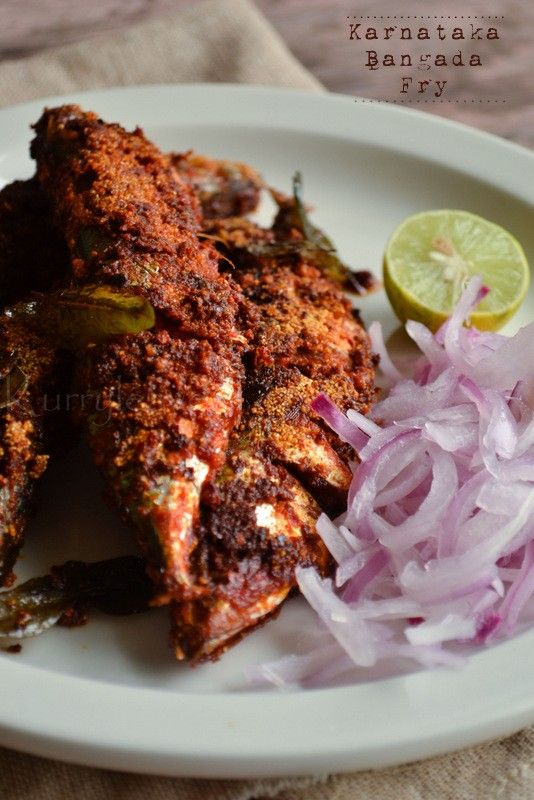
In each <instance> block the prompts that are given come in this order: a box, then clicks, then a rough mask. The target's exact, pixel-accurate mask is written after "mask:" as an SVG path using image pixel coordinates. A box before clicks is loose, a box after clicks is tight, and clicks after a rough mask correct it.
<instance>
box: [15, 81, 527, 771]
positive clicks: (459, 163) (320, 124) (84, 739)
mask: <svg viewBox="0 0 534 800" xmlns="http://www.w3.org/2000/svg"><path fill="white" fill-rule="evenodd" d="M60 101H61V102H65V101H69V102H70V101H77V102H80V103H81V104H83V106H84V107H86V108H90V109H94V110H96V111H98V112H99V113H100V114H101V115H102V116H103V117H104V118H106V119H108V120H118V121H120V122H121V123H123V124H124V125H126V126H134V125H136V124H140V125H142V126H143V127H144V128H145V130H146V132H147V134H148V135H149V136H150V137H152V138H154V139H155V141H156V142H157V143H158V144H159V145H160V146H161V147H163V148H165V149H168V150H171V149H173V150H180V149H187V148H191V147H193V148H195V149H196V150H198V151H199V152H202V153H204V152H205V153H210V154H212V155H215V156H225V157H229V158H237V159H240V160H243V161H249V162H250V163H251V164H253V165H254V166H256V167H257V168H259V169H260V171H261V172H262V173H263V174H264V176H265V177H266V179H267V180H268V181H269V182H270V183H272V184H274V185H276V186H279V187H280V188H283V189H288V188H289V186H290V179H291V175H292V173H293V172H294V170H295V169H297V168H298V169H301V170H302V172H303V174H304V180H305V197H306V200H307V201H308V202H310V203H313V204H314V205H315V207H316V213H315V216H314V219H316V220H317V222H318V224H320V225H321V226H322V227H324V228H325V229H326V230H327V231H328V233H329V235H331V236H332V237H333V239H334V240H335V242H336V243H337V245H338V247H339V250H340V252H341V255H342V257H343V258H344V259H345V260H346V261H347V262H348V263H350V264H352V265H354V266H355V267H357V268H358V269H365V268H371V269H373V270H375V271H376V272H380V267H381V256H382V251H383V247H384V243H385V241H386V238H387V236H388V234H389V233H390V232H391V230H392V229H393V228H394V227H395V225H396V224H397V223H398V222H399V220H401V219H402V218H403V217H405V216H406V215H408V214H412V213H414V212H416V211H420V210H423V209H429V208H440V207H453V208H455V207H458V208H465V209H468V210H470V211H475V212H478V213H479V214H482V215H483V216H486V217H489V218H490V219H493V220H495V221H496V222H498V223H501V224H502V225H504V226H506V227H507V228H508V229H510V230H511V231H512V232H513V233H514V234H515V235H516V236H517V238H518V239H519V240H520V241H521V242H522V243H523V245H524V246H525V248H526V250H527V254H528V255H529V257H530V260H531V263H534V224H533V219H534V216H533V202H534V182H533V180H532V177H533V175H534V156H533V154H532V153H529V152H527V151H526V150H523V149H521V148H519V147H516V146H514V145H512V144H508V143H506V142H504V141H501V140H499V139H496V138H493V137H491V136H488V135H485V134H482V133H479V132H476V131H474V130H470V129H468V128H465V127H462V126H459V125H456V124H452V123H449V122H446V121H444V120H443V119H439V118H438V117H433V116H429V115H426V114H422V113H419V112H416V111H407V110H403V109H399V108H395V107H392V106H387V105H381V104H370V103H365V104H363V103H361V104H357V103H355V102H354V101H353V100H352V99H351V98H348V97H336V96H332V95H319V94H318V95H310V94H305V93H301V92H293V91H289V90H278V89H265V88H255V87H239V86H222V85H196V86H195V85H193V86H157V87H142V88H131V89H117V90H109V91H102V92H94V93H89V94H84V95H80V96H77V97H69V98H61V99H60ZM60 101H59V100H58V99H54V100H48V101H42V102H37V103H31V104H28V105H24V106H19V107H17V108H11V109H5V110H2V111H0V175H1V177H2V179H4V180H11V179H13V178H15V177H24V176H28V175H30V174H31V169H32V166H31V162H30V160H29V158H28V156H27V152H28V139H29V135H30V133H29V129H28V126H29V125H30V123H31V122H33V121H35V120H36V119H37V118H38V116H39V114H40V112H41V108H42V106H43V104H44V103H45V102H48V104H49V105H50V104H52V103H56V102H60ZM360 306H361V308H362V311H363V316H364V319H365V320H366V321H368V322H369V321H371V320H372V319H373V318H378V319H380V320H381V321H382V323H383V324H384V325H385V327H386V331H387V332H388V333H392V332H394V330H395V328H396V327H397V324H396V322H395V320H394V318H393V316H392V314H391V312H390V309H389V307H388V304H387V301H386V299H385V297H384V294H383V293H382V292H380V293H378V294H377V295H375V296H372V297H370V298H368V299H366V300H365V301H362V302H361V303H360ZM533 317H534V300H533V294H532V293H531V294H530V295H529V297H528V299H527V301H526V302H525V303H524V304H523V307H522V309H521V311H520V312H519V314H518V315H517V317H516V318H515V319H514V322H513V328H515V327H517V326H519V325H522V324H525V323H526V322H529V321H531V320H532V318H533ZM513 328H512V327H511V328H510V330H512V329H513ZM525 355H526V357H528V356H531V354H525ZM100 494H101V485H100V483H99V479H98V477H97V476H96V475H95V473H94V470H93V468H92V466H91V464H90V462H89V459H87V457H86V456H85V455H84V454H83V453H79V452H73V453H70V454H68V455H67V456H66V457H65V459H64V460H63V462H62V463H60V464H58V465H56V466H55V467H54V468H53V469H52V470H51V471H50V474H49V475H48V476H47V477H46V479H45V483H44V487H43V498H42V503H41V510H40V513H39V515H38V517H37V518H36V520H35V522H34V523H33V525H32V530H31V532H30V535H29V543H28V546H27V548H26V550H25V553H24V557H23V560H22V561H21V563H20V565H19V567H18V570H17V571H18V573H19V575H20V577H27V576H29V575H32V574H33V575H35V574H38V573H40V572H42V571H45V570H47V569H48V567H49V566H50V565H51V564H52V563H60V562H62V561H64V560H65V559H67V558H87V559H98V558H103V557H107V556H111V555H118V554H121V553H124V552H127V551H129V550H130V549H131V547H132V545H131V540H130V535H129V533H128V531H126V530H125V529H124V528H123V527H122V526H121V524H120V522H119V521H118V520H117V517H116V516H115V514H114V513H113V512H111V511H109V510H108V509H107V508H106V505H105V503H104V502H103V501H102V500H101V499H100ZM309 613H310V612H309V611H308V609H307V608H305V607H304V604H303V603H302V602H301V601H298V600H297V601H292V602H291V603H289V604H287V606H286V607H285V608H284V609H283V611H282V614H281V616H280V617H279V619H277V620H276V621H274V622H272V623H270V624H269V625H267V626H266V627H265V628H263V629H262V630H260V631H258V632H256V633H254V634H252V635H251V636H250V637H249V638H248V639H246V640H245V641H244V642H243V643H242V644H240V645H239V646H238V647H236V648H235V649H234V650H232V651H231V652H230V653H228V654H227V655H226V656H225V657H224V658H223V659H222V661H220V662H219V663H217V664H210V665H205V666H202V667H200V668H198V669H196V670H191V669H189V668H188V667H187V666H184V665H179V664H176V663H175V662H174V661H173V659H172V657H171V655H170V653H169V651H168V649H167V647H166V618H165V613H164V612H161V613H159V612H155V613H149V614H147V615H144V616H140V617H137V618H132V619H117V618H114V619H109V618H104V617H100V618H94V619H92V621H91V622H90V624H89V625H87V626H85V627H82V628H79V629H76V630H70V631H69V630H64V629H56V630H53V631H51V632H49V633H48V634H46V635H45V636H43V637H42V638H41V639H37V640H35V641H33V642H29V643H27V644H25V646H24V649H23V652H22V653H21V654H20V655H17V656H14V655H1V656H0V687H2V688H1V691H0V697H1V699H0V743H1V744H3V745H7V746H11V747H14V748H19V749H21V750H25V751H28V752H32V753H36V754H39V755H43V756H50V757H55V758H60V759H63V760H70V761H75V762H79V763H85V764H90V765H95V766H101V767H109V768H115V769H125V770H134V771H139V772H149V773H161V774H167V775H197V776H200V775H202V776H204V777H244V776H256V775H270V776H273V775H291V774H294V775H296V774H306V773H312V772H313V773H319V772H327V771H332V772H333V771H340V770H353V769H358V768H364V767H379V766H382V765H386V764H393V763H399V762H402V761H407V760H410V759H416V758H422V757H425V756H429V755H432V754H435V753H440V752H443V751H446V750H451V749H455V748H460V747H463V746H465V745H468V744H473V743H475V742H480V741H482V740H484V739H488V738H490V737H493V736H498V735H500V734H505V733H509V732H512V731H513V730H515V729H518V728H520V727H521V726H523V725H526V724H527V723H532V722H534V669H533V668H532V663H533V660H534V630H533V631H530V632H527V633H524V634H522V635H519V636H517V637H516V638H515V639H513V640H512V641H509V642H507V643H505V644H501V645H499V646H497V647H494V648H492V649H488V650H485V651H482V652H480V653H478V654H476V655H475V656H474V657H473V658H472V659H471V661H470V663H469V665H468V666H467V668H466V669H464V670H462V671H446V670H445V671H435V672H423V671H420V672H413V673H411V674H405V675H395V676H389V677H384V676H383V675H378V674H373V673H370V674H366V675H363V676H361V677H360V680H359V682H358V683H355V684H352V685H348V686H347V685H346V686H341V687H337V688H332V689H328V690H315V691H307V692H276V691H272V692H251V691H249V690H247V688H246V685H245V682H244V680H243V677H242V669H243V667H244V665H246V664H251V663H257V662H259V661H261V660H264V659H266V658H268V659H272V658H275V657H276V656H278V655H283V654H285V653H289V652H291V651H292V648H293V647H294V645H295V642H298V638H299V631H300V629H301V627H302V623H303V622H304V620H305V619H308V617H309Z"/></svg>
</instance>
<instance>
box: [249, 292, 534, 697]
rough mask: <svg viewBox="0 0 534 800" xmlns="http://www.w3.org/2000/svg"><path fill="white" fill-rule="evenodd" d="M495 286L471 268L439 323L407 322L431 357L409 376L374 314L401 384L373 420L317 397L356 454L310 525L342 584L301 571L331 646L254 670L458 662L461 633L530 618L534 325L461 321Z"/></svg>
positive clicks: (466, 643)
mask: <svg viewBox="0 0 534 800" xmlns="http://www.w3.org/2000/svg"><path fill="white" fill-rule="evenodd" d="M486 291H487V290H486V289H485V288H484V287H483V286H482V281H481V280H480V279H479V278H474V279H472V281H471V282H470V283H469V285H468V286H467V288H466V290H465V291H464V293H463V295H462V297H461V298H460V301H459V302H458V304H457V306H456V308H455V310H454V312H453V314H452V316H451V318H450V319H449V320H448V321H447V322H446V323H445V324H444V325H443V326H442V327H441V329H440V330H439V331H438V332H437V334H436V335H432V333H431V332H430V331H428V330H427V329H426V328H425V327H424V326H422V325H421V324H420V323H417V322H409V323H407V326H406V328H407V331H408V334H409V335H410V336H411V338H412V339H413V340H414V341H415V342H416V344H418V345H419V347H420V349H421V351H422V354H423V355H422V356H421V357H419V358H418V359H417V361H416V362H415V364H414V367H413V377H412V378H402V377H401V376H400V374H399V371H398V369H397V368H396V367H395V365H394V364H393V363H392V361H391V359H390V358H389V356H388V354H387V351H386V349H385V346H384V343H383V337H382V332H381V328H380V326H379V325H373V326H372V327H371V334H372V340H373V346H374V347H375V349H376V350H377V351H378V352H379V354H380V356H381V366H382V371H383V373H384V374H385V375H386V376H387V378H388V379H389V380H390V381H391V382H392V386H391V389H390V392H389V395H388V396H387V397H385V399H383V400H381V401H380V402H379V403H377V404H376V405H375V407H374V409H373V411H372V413H371V415H370V418H369V417H364V416H362V414H361V413H359V412H357V411H351V410H349V411H348V412H347V414H346V415H345V414H343V413H342V412H341V411H340V410H339V409H337V408H336V407H335V406H334V404H333V403H332V402H331V401H330V400H328V398H326V397H325V396H324V395H322V396H320V397H319V398H317V400H316V401H315V402H314V404H313V407H314V408H315V410H316V411H317V413H319V414H320V415H321V416H322V417H323V419H324V420H325V421H326V422H327V423H328V424H329V425H330V426H331V427H332V428H333V429H334V430H335V431H336V432H337V433H338V434H339V435H340V436H341V438H342V439H343V440H344V441H347V442H349V443H351V444H352V446H353V447H355V449H356V450H357V451H358V456H359V459H360V462H361V463H360V464H358V465H355V468H354V476H353V479H352V483H351V486H350V489H349V492H348V498H347V511H346V512H345V513H344V514H343V515H342V516H341V517H340V518H339V519H337V520H335V522H331V521H330V520H329V519H328V518H327V517H325V516H324V515H322V516H321V518H320V519H319V521H318V524H317V528H318V532H319V534H320V536H322V538H323V540H324V542H325V544H326V546H327V547H328V549H329V551H330V553H331V554H332V555H333V557H334V559H335V561H336V564H337V567H336V573H335V584H334V583H333V581H332V580H331V579H324V578H321V577H320V576H319V575H318V574H317V572H316V571H315V570H314V569H313V568H307V569H302V568H301V569H298V570H297V580H298V583H299V586H300V588H301V591H302V593H303V594H304V596H305V597H306V598H307V600H308V602H309V603H310V605H311V606H312V607H313V608H314V609H315V611H316V612H317V614H318V616H319V617H320V619H321V620H322V623H323V625H324V628H321V630H323V631H324V635H326V636H328V635H330V636H331V638H330V639H329V641H330V645H325V642H324V641H322V643H321V646H320V647H318V648H317V650H313V651H312V652H311V653H308V654H306V655H305V656H298V657H295V658H292V657H290V658H289V659H285V660H283V661H282V662H280V664H274V665H272V664H271V665H264V666H263V667H261V668H254V669H255V670H256V671H255V672H254V670H253V673H252V678H253V679H254V675H255V676H256V678H257V679H261V680H262V681H263V683H265V682H270V683H271V684H272V683H274V684H275V685H281V686H284V685H287V684H288V683H295V682H300V683H301V684H303V683H305V684H306V685H312V684H313V685H317V684H319V685H320V684H322V683H325V682H326V683H327V682H329V681H332V680H334V679H335V678H336V677H338V676H339V675H342V674H343V673H347V672H348V671H349V670H350V669H351V668H353V667H357V668H358V669H362V668H369V667H372V666H373V665H374V664H375V663H376V662H377V661H385V660H389V661H391V660H392V659H393V660H395V659H401V660H402V661H405V660H406V659H407V658H408V659H411V660H412V661H414V662H416V663H417V664H420V665H422V666H424V667H436V666H449V667H456V666H459V665H460V664H462V663H464V661H465V659H464V656H463V655H459V654H458V653H457V652H455V651H454V644H455V643H457V644H461V645H462V648H463V649H464V650H465V648H466V647H469V648H475V647H476V646H481V645H484V644H489V643H492V642H494V641H497V640H499V639H501V638H503V637H504V636H507V635H510V634H511V633H512V632H513V631H514V629H515V628H516V627H517V625H519V624H520V623H522V622H530V623H532V622H534V360H533V359H530V358H529V357H528V354H529V353H530V350H531V342H532V340H533V339H534V323H533V324H532V325H530V326H527V327H526V328H523V329H521V330H520V331H519V332H518V333H517V334H516V335H515V336H513V337H512V338H507V337H504V336H500V335H498V334H491V333H485V332H481V331H477V330H475V329H473V328H466V327H464V322H465V321H466V320H467V319H468V317H469V315H470V314H471V312H472V311H473V309H474V308H475V306H476V304H477V303H478V302H479V301H480V300H481V299H482V297H483V296H484V295H485V294H486ZM414 623H417V624H414ZM258 669H259V670H260V671H259V672H258ZM388 669H389V667H388ZM262 670H263V671H262ZM364 674H366V673H364Z"/></svg>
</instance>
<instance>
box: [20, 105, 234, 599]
mask: <svg viewBox="0 0 534 800" xmlns="http://www.w3.org/2000/svg"><path fill="white" fill-rule="evenodd" d="M36 134H37V135H36V138H35V140H34V142H33V143H32V154H33V156H34V157H35V158H36V161H37V172H38V177H39V180H40V182H41V185H42V187H43V189H44V191H45V193H46V195H47V197H48V198H49V201H50V202H51V203H52V205H53V207H54V210H55V216H56V221H57V224H58V226H59V228H60V229H61V230H63V231H64V233H65V236H66V240H67V244H68V246H69V249H70V251H71V254H72V259H73V260H72V264H73V273H74V276H75V278H76V279H77V280H78V281H79V282H85V281H92V282H95V281H97V282H102V283H113V284H119V285H126V286H133V287H136V289H137V290H138V291H139V292H140V293H142V294H144V295H145V297H147V298H148V299H149V300H150V302H151V303H152V304H153V306H154V307H155V309H156V311H157V312H158V322H157V329H156V330H154V331H151V332H148V333H146V334H144V335H142V336H140V337H138V338H137V339H136V338H134V337H131V336H130V337H123V338H122V339H120V340H118V341H115V342H113V343H109V344H106V345H103V346H100V347H98V348H94V349H93V350H92V352H91V358H90V362H89V366H88V367H86V369H85V370H84V371H83V380H84V386H85V387H86V388H87V389H89V390H90V391H91V392H92V393H94V395H95V396H96V397H97V398H98V402H97V403H94V404H93V408H92V410H91V411H90V412H89V415H88V423H89V435H90V443H91V447H92V450H93V453H94V454H95V458H96V459H97V461H98V462H99V463H100V465H101V467H102V469H103V471H104V474H105V475H106V478H107V480H108V485H109V487H110V489H111V492H112V494H113V496H114V497H115V499H116V501H117V503H118V505H119V506H120V508H121V510H122V512H123V513H124V515H125V516H127V517H128V518H130V519H131V520H132V521H133V522H134V523H135V524H136V526H137V529H138V535H139V540H140V543H141V546H142V547H143V548H144V550H145V552H146V554H147V556H148V558H149V560H150V566H151V574H152V576H153V577H158V578H159V586H160V589H161V593H162V596H161V601H162V602H163V601H164V600H167V599H168V597H169V596H170V595H172V594H173V593H178V594H180V593H182V592H183V591H186V590H187V587H188V586H189V584H190V583H191V576H190V565H189V560H190V555H191V552H192V550H193V549H194V547H195V543H196V533H195V524H196V521H197V519H198V515H199V502H200V491H201V488H202V485H203V483H204V482H205V480H206V479H207V478H208V477H209V476H210V475H211V474H213V473H214V472H215V471H216V470H217V469H218V468H219V467H220V466H221V465H222V463H223V462H224V458H225V452H226V448H227V443H228V439H229V436H230V433H231V430H232V428H233V426H234V424H235V422H236V421H237V419H238V417H239V413H240V408H241V380H242V375H241V370H242V367H241V362H240V360H239V358H238V353H239V351H240V350H241V349H242V345H243V344H244V343H245V336H244V335H243V331H242V330H241V329H240V327H239V325H240V323H241V315H242V313H243V311H244V306H245V304H244V302H243V301H242V297H241V295H240V293H239V292H238V291H237V290H236V289H235V288H234V287H233V286H232V284H231V282H230V281H228V280H227V279H226V278H225V277H222V276H220V275H219V272H218V258H217V254H216V252H215V250H214V248H213V246H212V245H211V244H210V243H209V242H203V241H200V239H199V237H198V235H197V234H198V232H199V230H200V219H201V218H200V209H199V205H198V202H197V200H196V198H195V196H194V194H193V192H192V190H191V188H190V187H189V186H188V185H187V184H186V183H184V181H183V180H182V179H181V178H180V177H179V176H178V174H177V172H176V171H175V169H174V168H173V167H172V166H171V164H170V162H169V159H168V158H166V157H164V156H163V155H162V154H161V153H160V152H159V150H158V149H157V148H156V147H154V146H153V145H152V144H151V143H150V142H148V141H147V140H146V139H145V137H144V136H143V134H142V132H141V131H140V130H139V129H137V130H136V131H134V132H132V133H128V132H126V131H125V130H124V129H122V128H121V127H120V126H118V125H108V124H106V123H104V122H102V121H101V120H99V119H98V117H97V116H96V115H95V114H91V113H84V112H82V111H81V109H79V108H78V107H77V106H64V107H60V108H57V109H51V110H47V111H45V113H44V114H43V116H42V117H41V119H40V120H39V122H38V123H37V125H36ZM121 392H122V393H123V394H122V395H121ZM126 402H127V405H126Z"/></svg>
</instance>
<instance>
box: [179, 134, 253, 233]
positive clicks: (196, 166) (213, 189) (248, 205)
mask: <svg viewBox="0 0 534 800" xmlns="http://www.w3.org/2000/svg"><path fill="white" fill-rule="evenodd" d="M170 159H171V162H172V164H173V165H174V166H175V167H176V169H177V170H178V172H179V173H180V175H181V176H182V177H183V178H184V180H185V181H186V182H187V183H188V184H189V185H190V186H192V188H193V191H194V192H195V194H196V196H197V197H198V199H199V201H200V204H201V206H202V214H203V216H204V219H222V218H224V217H234V216H235V217H242V216H244V215H245V214H249V213H250V212H251V211H254V209H255V208H256V207H257V205H258V203H259V199H260V191H261V188H262V183H263V182H262V180H261V178H260V176H259V175H258V173H257V172H256V171H255V170H253V169H252V168H251V167H249V166H248V165H247V164H241V163H240V162H237V161H226V160H219V159H213V158H207V157H206V156H201V155H199V154H198V153H194V152H193V151H192V150H188V151H187V152H185V153H171V155H170Z"/></svg>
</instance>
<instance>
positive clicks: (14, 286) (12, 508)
mask: <svg viewBox="0 0 534 800" xmlns="http://www.w3.org/2000/svg"><path fill="white" fill-rule="evenodd" d="M66 264H67V252H66V247H65V245H64V243H63V242H62V241H61V239H60V237H59V236H58V235H57V234H56V233H55V231H53V230H52V227H51V224H50V215H49V209H48V204H47V203H46V200H45V198H44V196H43V194H42V193H41V191H40V189H39V186H38V184H37V182H36V181H35V180H33V179H32V180H29V181H15V182H14V183H12V184H9V185H8V186H6V187H4V189H2V191H1V192H0V305H2V306H4V305H6V304H8V303H13V302H16V301H18V300H21V299H22V298H23V296H24V295H25V294H27V293H28V292H30V291H31V290H40V291H43V290H45V289H49V288H50V287H51V286H52V285H53V284H54V283H55V282H56V281H57V280H59V279H60V278H61V276H62V275H63V274H64V273H65V268H66ZM65 372H66V362H65V360H64V359H62V358H60V357H58V356H57V354H56V352H55V350H54V349H53V348H52V347H51V346H50V345H49V344H48V343H47V342H46V341H45V340H44V339H43V338H42V337H40V336H39V335H38V334H36V333H34V332H32V331H28V330H27V329H26V328H25V327H24V326H23V325H22V324H21V323H19V322H15V321H14V320H12V319H9V318H8V317H6V316H2V317H0V395H1V401H0V585H2V584H3V583H5V582H6V581H8V580H9V579H10V576H11V570H12V569H13V565H14V563H15V560H16V558H17V555H18V552H19V550H20V547H21V545H22V543H23V539H24V530H25V527H26V522H27V519H28V516H29V513H30V511H31V505H32V499H33V495H34V490H35V485H36V482H37V479H38V478H39V477H40V476H41V475H42V473H43V472H44V470H45V467H46V464H47V461H48V458H49V453H50V447H51V440H52V438H53V436H52V434H53V432H54V431H55V428H56V423H57V422H58V421H59V420H58V417H59V416H60V413H59V412H58V411H57V410H56V398H57V394H58V392H59V391H60V385H61V383H62V379H63V378H64V377H65V376H64V373H65ZM47 399H48V409H50V408H51V407H53V408H54V411H53V412H52V413H47V405H46V403H47Z"/></svg>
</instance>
